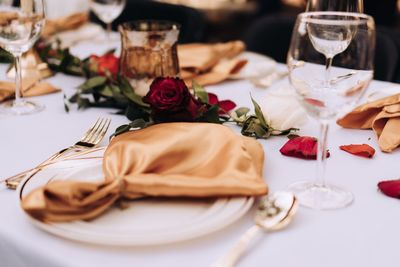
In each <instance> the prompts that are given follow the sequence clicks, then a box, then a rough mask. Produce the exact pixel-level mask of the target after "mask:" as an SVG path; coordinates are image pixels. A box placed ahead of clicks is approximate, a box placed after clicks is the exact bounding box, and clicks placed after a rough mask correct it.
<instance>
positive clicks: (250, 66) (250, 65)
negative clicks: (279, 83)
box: [229, 51, 277, 79]
mask: <svg viewBox="0 0 400 267" xmlns="http://www.w3.org/2000/svg"><path fill="white" fill-rule="evenodd" d="M237 58H238V59H246V60H247V64H246V65H245V66H244V67H243V68H242V69H241V70H240V71H239V72H238V73H236V74H234V75H231V76H229V78H231V79H251V78H259V77H263V76H266V75H269V74H271V73H273V72H274V71H276V66H277V63H276V61H275V60H273V59H272V58H270V57H267V56H264V55H261V54H257V53H254V52H249V51H245V52H243V53H241V54H240V55H238V56H237Z"/></svg>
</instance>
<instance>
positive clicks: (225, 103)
mask: <svg viewBox="0 0 400 267" xmlns="http://www.w3.org/2000/svg"><path fill="white" fill-rule="evenodd" d="M218 106H219V108H220V109H222V111H223V113H227V112H229V111H231V110H232V109H234V108H235V107H236V104H235V103H234V102H233V101H231V100H222V101H219V102H218Z"/></svg>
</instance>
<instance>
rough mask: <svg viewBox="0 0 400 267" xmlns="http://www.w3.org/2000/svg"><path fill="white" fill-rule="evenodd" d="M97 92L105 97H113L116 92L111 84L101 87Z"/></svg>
mask: <svg viewBox="0 0 400 267" xmlns="http://www.w3.org/2000/svg"><path fill="white" fill-rule="evenodd" d="M97 92H98V93H99V94H100V95H102V96H105V97H112V96H113V94H114V93H113V90H112V88H111V86H109V85H105V86H102V87H100V88H99V89H98V91H97Z"/></svg>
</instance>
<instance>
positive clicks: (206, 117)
mask: <svg viewBox="0 0 400 267" xmlns="http://www.w3.org/2000/svg"><path fill="white" fill-rule="evenodd" d="M201 119H202V120H203V121H205V122H211V123H221V120H220V117H219V107H218V106H217V105H213V106H211V107H210V108H209V109H208V110H207V112H205V113H204V114H203V116H202V118H201Z"/></svg>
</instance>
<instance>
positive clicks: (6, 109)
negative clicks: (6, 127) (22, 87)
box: [0, 99, 44, 115]
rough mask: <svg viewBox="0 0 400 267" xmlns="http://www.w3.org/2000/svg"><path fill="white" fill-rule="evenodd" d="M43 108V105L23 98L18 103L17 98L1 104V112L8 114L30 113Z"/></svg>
mask: <svg viewBox="0 0 400 267" xmlns="http://www.w3.org/2000/svg"><path fill="white" fill-rule="evenodd" d="M43 109H44V106H43V105H41V104H37V103H35V102H31V101H26V100H23V99H21V100H20V101H19V102H18V103H17V102H15V100H10V101H7V102H4V103H3V104H1V105H0V113H2V114H6V115H28V114H32V113H36V112H40V111H42V110H43Z"/></svg>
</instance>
